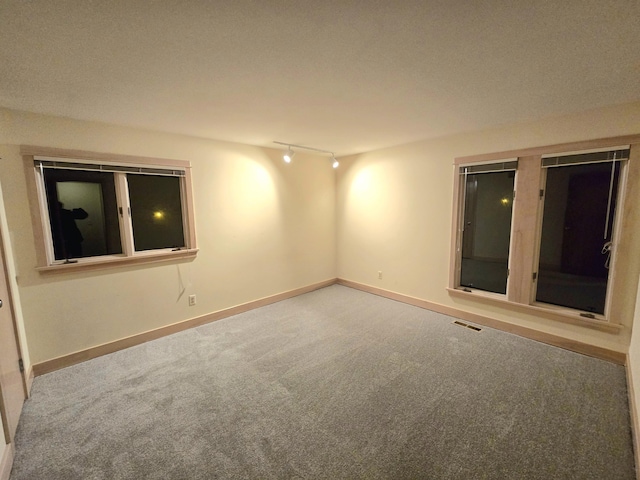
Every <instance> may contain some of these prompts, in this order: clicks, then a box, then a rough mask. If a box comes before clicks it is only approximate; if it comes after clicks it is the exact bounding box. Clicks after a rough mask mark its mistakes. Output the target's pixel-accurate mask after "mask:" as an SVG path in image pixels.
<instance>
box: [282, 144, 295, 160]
mask: <svg viewBox="0 0 640 480" xmlns="http://www.w3.org/2000/svg"><path fill="white" fill-rule="evenodd" d="M295 154H296V153H295V152H294V151H293V150H291V147H289V148H288V150H287V151H286V152H285V154H284V155H283V156H282V158H284V161H285V162H287V163H291V160H293V156H294V155H295Z"/></svg>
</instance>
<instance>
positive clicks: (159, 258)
mask: <svg viewBox="0 0 640 480" xmlns="http://www.w3.org/2000/svg"><path fill="white" fill-rule="evenodd" d="M20 153H21V155H22V158H23V164H24V168H25V175H26V179H27V192H28V196H29V204H30V208H31V220H32V225H33V230H34V238H35V246H36V262H37V265H36V270H38V271H39V272H42V273H47V272H60V271H69V270H87V269H101V268H107V267H112V266H118V265H130V264H138V263H153V262H165V261H171V260H176V259H184V258H193V257H195V256H196V255H197V252H198V248H197V243H196V229H195V215H194V208H193V186H192V176H191V164H190V162H188V161H184V160H171V159H161V158H150V157H137V156H129V155H118V154H108V153H97V152H88V151H81V150H65V149H57V148H48V147H37V146H24V145H23V146H21V149H20ZM37 160H45V161H47V160H49V161H56V162H60V163H84V164H102V165H110V166H114V167H133V168H155V169H160V170H172V169H174V170H182V171H184V176H181V177H180V189H181V204H182V223H183V233H184V242H185V247H182V248H180V249H179V250H175V249H171V248H164V249H155V250H145V251H135V249H134V243H133V242H134V237H133V231H132V229H131V219H130V218H129V219H124V218H123V216H120V215H119V222H120V237H121V243H122V253H121V254H115V255H114V254H112V255H100V256H94V257H82V258H77V259H74V262H73V263H65V262H64V260H56V259H55V255H54V251H53V240H52V234H51V225H50V221H49V211H48V208H47V195H46V191H45V189H44V182H43V178H42V176H41V173H40V172H39V167H38V166H37V165H36V164H35V162H36V161H37ZM113 175H114V182H115V184H116V200H117V205H118V208H120V207H122V208H123V210H124V211H127V210H128V208H129V205H128V202H127V203H126V204H125V203H124V199H128V192H127V191H125V190H126V189H127V178H126V175H127V173H126V172H121V173H118V172H114V173H113Z"/></svg>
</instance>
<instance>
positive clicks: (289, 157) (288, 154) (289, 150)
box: [273, 141, 340, 168]
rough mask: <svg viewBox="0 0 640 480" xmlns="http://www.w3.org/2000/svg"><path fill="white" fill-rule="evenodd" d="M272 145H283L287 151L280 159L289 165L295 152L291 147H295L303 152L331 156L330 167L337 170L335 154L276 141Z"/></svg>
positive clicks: (338, 163) (337, 163)
mask: <svg viewBox="0 0 640 480" xmlns="http://www.w3.org/2000/svg"><path fill="white" fill-rule="evenodd" d="M273 143H277V144H278V145H284V146H285V147H287V151H286V152H285V153H284V155H282V158H283V159H284V161H285V162H287V163H291V160H292V159H293V156H294V155H295V154H296V152H294V151H293V149H292V147H295V148H302V149H304V150H313V151H314V152H321V153H328V154H330V155H331V160H332V164H331V165H332V166H333V168H338V165H340V162H338V160H336V156H335V154H334V153H333V152H331V151H329V150H322V149H320V148H313V147H305V146H304V145H296V144H294V143H284V142H276V141H274V142H273Z"/></svg>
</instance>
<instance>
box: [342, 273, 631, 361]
mask: <svg viewBox="0 0 640 480" xmlns="http://www.w3.org/2000/svg"><path fill="white" fill-rule="evenodd" d="M336 283H338V284H339V285H344V286H346V287H351V288H355V289H357V290H362V291H363V292H368V293H373V294H374V295H378V296H381V297H385V298H389V299H391V300H396V301H398V302H402V303H407V304H409V305H413V306H416V307H420V308H424V309H427V310H432V311H434V312H438V313H442V314H444V315H449V316H451V317H456V318H460V319H462V320H467V321H469V322H474V323H478V324H480V325H484V326H485V327H490V328H495V329H496V330H502V331H504V332H508V333H513V334H515V335H519V336H521V337H525V338H529V339H531V340H536V341H538V342H542V343H546V344H548V345H553V346H555V347H560V348H564V349H565V350H570V351H572V352H577V353H581V354H583V355H588V356H590V357H595V358H599V359H601V360H607V361H610V362H613V363H617V364H619V365H624V364H625V362H626V354H625V353H623V352H618V351H616V350H611V349H608V348H603V347H598V346H595V345H590V344H588V343H583V342H579V341H576V340H570V339H568V338H564V337H560V336H558V335H553V334H550V333H545V332H540V331H538V330H534V329H532V328H528V327H523V326H520V325H514V324H512V323H508V322H504V321H502V320H496V319H495V318H491V317H485V316H484V315H479V314H477V313H471V312H466V311H464V310H459V309H457V308H454V307H449V306H447V305H442V304H439V303H435V302H429V301H427V300H422V299H419V298H415V297H410V296H408V295H404V294H402V293H396V292H391V291H389V290H383V289H381V288H378V287H372V286H370V285H365V284H362V283H358V282H354V281H351V280H345V279H343V278H338V280H337V281H336Z"/></svg>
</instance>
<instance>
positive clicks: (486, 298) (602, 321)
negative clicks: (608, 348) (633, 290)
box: [447, 288, 624, 334]
mask: <svg viewBox="0 0 640 480" xmlns="http://www.w3.org/2000/svg"><path fill="white" fill-rule="evenodd" d="M470 290H471V291H464V290H462V289H459V288H447V291H448V292H449V294H450V295H453V296H456V297H459V298H465V299H467V300H476V301H480V302H485V303H491V304H494V305H498V306H500V307H504V308H506V309H510V310H517V311H520V312H523V313H527V314H529V315H537V316H540V317H543V318H548V319H551V320H557V321H560V322H564V323H569V324H572V325H579V326H581V327H587V328H592V329H594V330H600V331H604V332H609V333H615V334H617V333H620V331H621V330H622V329H623V328H624V327H623V326H622V325H620V324H617V323H611V322H609V321H607V319H606V318H605V317H604V316H602V315H597V314H594V315H595V318H585V317H581V316H580V313H583V312H581V311H579V310H573V309H570V308H563V307H556V306H554V305H547V304H543V303H536V304H533V305H525V304H523V303H516V302H510V301H509V300H507V299H506V298H505V297H504V295H499V294H495V293H490V292H484V291H482V290H473V289H470Z"/></svg>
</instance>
